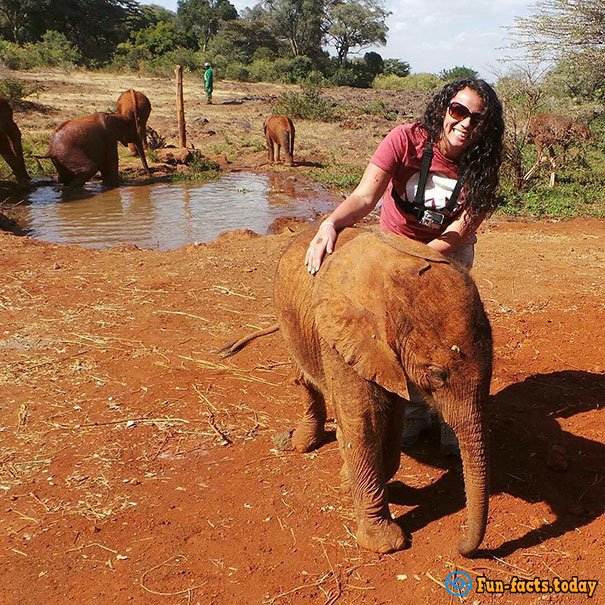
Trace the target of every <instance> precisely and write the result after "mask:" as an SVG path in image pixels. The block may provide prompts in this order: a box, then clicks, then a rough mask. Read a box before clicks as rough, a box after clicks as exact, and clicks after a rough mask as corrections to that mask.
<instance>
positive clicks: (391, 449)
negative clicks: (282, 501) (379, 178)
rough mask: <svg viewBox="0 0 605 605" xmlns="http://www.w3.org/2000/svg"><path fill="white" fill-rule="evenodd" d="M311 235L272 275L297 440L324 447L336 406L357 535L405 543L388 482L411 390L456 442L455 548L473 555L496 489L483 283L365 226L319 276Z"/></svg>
mask: <svg viewBox="0 0 605 605" xmlns="http://www.w3.org/2000/svg"><path fill="white" fill-rule="evenodd" d="M315 233H316V228H315V227H312V228H310V229H308V230H305V231H304V232H303V233H302V234H300V235H299V236H297V237H296V238H295V239H294V240H293V242H292V243H291V244H290V246H289V247H288V248H287V249H286V251H285V252H284V254H283V256H282V257H281V260H280V261H279V265H278V268H277V273H276V278H275V305H276V312H277V321H278V326H279V330H280V332H281V334H282V336H283V338H284V340H285V343H286V345H287V348H288V349H289V351H290V354H291V355H292V357H293V358H294V362H295V365H296V367H297V370H298V374H299V382H300V384H302V385H303V386H304V388H305V398H304V401H305V404H304V407H305V411H304V416H303V419H302V421H301V422H300V423H299V424H298V426H297V428H296V430H295V431H294V433H293V435H292V444H293V446H294V447H295V448H296V449H297V450H298V451H300V452H307V451H309V450H312V449H314V448H316V447H318V446H319V445H321V443H322V441H323V440H324V423H325V421H326V414H327V412H326V403H330V404H331V405H332V407H333V408H334V412H335V415H336V419H337V424H338V430H337V438H338V445H339V449H340V453H341V456H342V458H343V469H342V472H341V479H342V481H343V486H344V487H345V488H347V489H350V490H351V491H352V496H353V507H354V511H355V517H356V520H357V540H358V542H359V544H360V545H361V546H363V547H365V548H367V549H369V550H372V551H375V552H379V553H387V552H392V551H396V550H399V549H401V548H403V547H404V546H405V544H406V539H405V537H404V533H403V531H402V529H401V527H400V526H399V525H397V524H396V523H395V522H394V521H393V520H392V517H391V514H390V512H389V506H388V500H387V489H386V484H387V482H388V481H389V480H390V479H391V478H392V477H393V476H394V475H395V473H396V471H397V469H398V467H399V458H400V450H401V432H402V426H403V417H402V409H403V402H402V398H404V399H408V398H409V395H408V383H410V384H411V385H414V386H415V387H416V388H417V389H419V390H420V392H421V393H422V394H423V396H424V397H425V400H426V401H427V402H429V404H430V405H431V406H432V407H434V408H435V409H436V410H438V411H439V412H440V413H441V415H442V416H443V418H444V419H445V421H446V422H447V423H448V424H449V425H450V426H451V427H452V429H453V430H454V432H455V433H456V436H457V437H458V440H459V443H460V452H461V456H462V463H463V468H464V481H465V487H466V500H467V518H468V523H467V526H466V530H465V535H464V538H463V539H462V540H461V541H460V543H459V544H458V551H459V552H460V553H461V554H462V555H465V556H470V555H471V554H472V553H473V552H474V551H475V550H476V549H477V548H478V547H479V545H480V544H481V541H482V539H483V536H484V534H485V528H486V523H487V511H488V493H489V488H488V483H489V477H488V451H487V450H488V429H487V426H486V409H485V407H486V403H487V400H488V396H489V387H490V380H491V371H492V336H491V328H490V324H489V321H488V319H487V316H486V314H485V312H484V309H483V305H482V303H481V300H480V298H479V293H478V291H477V288H476V286H475V284H474V282H473V280H472V279H471V277H470V276H469V275H468V273H467V272H466V271H465V270H464V269H462V268H458V267H457V266H455V265H454V264H452V263H451V262H450V261H449V260H448V259H447V258H446V257H444V256H442V255H441V254H439V253H437V252H435V251H433V250H432V249H431V248H429V247H428V246H426V245H425V244H421V243H418V242H414V241H412V240H408V239H407V238H404V237H401V236H396V235H391V234H385V233H383V232H373V231H368V230H363V229H345V230H344V231H343V232H342V233H341V234H340V235H339V237H338V242H337V246H336V250H335V251H334V253H333V254H331V255H328V256H327V258H326V260H325V261H324V263H323V264H322V266H321V270H320V271H319V273H317V275H316V276H315V277H312V276H311V275H310V274H309V273H308V272H307V271H306V268H305V265H304V259H305V251H306V250H307V247H308V245H309V242H310V241H311V239H312V238H313V237H314V236H315ZM270 331H271V328H269V329H268V330H265V332H264V333H270ZM258 335H260V333H259V334H258Z"/></svg>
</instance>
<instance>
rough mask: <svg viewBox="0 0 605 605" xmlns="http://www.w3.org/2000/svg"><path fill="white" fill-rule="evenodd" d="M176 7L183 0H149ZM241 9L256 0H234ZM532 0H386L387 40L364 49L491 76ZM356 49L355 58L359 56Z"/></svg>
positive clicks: (433, 69) (420, 67) (426, 68)
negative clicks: (510, 30) (514, 26)
mask: <svg viewBox="0 0 605 605" xmlns="http://www.w3.org/2000/svg"><path fill="white" fill-rule="evenodd" d="M151 3H153V4H159V5H160V6H164V7H166V8H168V9H170V10H174V11H176V4H177V0H147V1H145V0H144V1H143V2H142V4H151ZM231 3H232V4H233V5H234V6H235V7H236V8H237V10H238V11H241V10H242V9H243V8H245V7H246V6H254V5H255V4H256V3H257V2H256V0H231ZM533 6H534V1H532V0H386V2H385V7H386V8H387V10H390V11H391V13H392V14H391V15H390V17H389V18H388V20H387V25H388V27H389V33H388V34H387V44H386V46H376V47H372V48H367V49H364V50H363V51H362V52H361V53H360V55H359V56H363V54H364V53H365V52H368V51H370V50H371V51H375V52H377V53H378V54H380V56H381V57H382V58H383V59H401V60H402V61H407V62H408V63H409V64H410V67H411V69H412V73H420V72H429V73H439V72H440V71H442V70H444V69H451V68H452V67H460V66H465V67H470V68H472V69H474V70H476V71H477V72H479V75H480V76H481V77H483V78H485V79H487V80H494V79H496V76H497V75H501V74H502V73H506V72H507V71H508V69H507V68H506V66H505V65H503V64H502V63H500V62H498V59H499V58H502V57H503V56H505V55H510V54H511V51H510V50H504V47H506V46H507V45H508V35H509V34H508V32H507V30H506V29H505V28H506V27H507V26H510V25H512V24H513V22H514V19H515V17H523V16H527V15H528V14H530V13H532V12H533V10H532V7H533ZM354 56H356V55H352V56H350V57H349V58H353V57H354Z"/></svg>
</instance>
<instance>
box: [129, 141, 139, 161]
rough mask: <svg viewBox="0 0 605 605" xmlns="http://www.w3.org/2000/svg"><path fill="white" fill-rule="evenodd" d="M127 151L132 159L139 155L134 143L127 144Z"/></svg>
mask: <svg viewBox="0 0 605 605" xmlns="http://www.w3.org/2000/svg"><path fill="white" fill-rule="evenodd" d="M128 151H130V155H131V156H132V157H133V158H136V157H137V156H138V155H139V152H138V151H137V148H136V146H135V144H134V143H128Z"/></svg>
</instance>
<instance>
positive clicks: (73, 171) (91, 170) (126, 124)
mask: <svg viewBox="0 0 605 605" xmlns="http://www.w3.org/2000/svg"><path fill="white" fill-rule="evenodd" d="M118 142H119V143H122V144H123V145H127V144H128V143H134V145H135V147H136V149H137V151H138V152H139V155H140V157H141V162H142V164H143V167H144V168H145V170H146V171H147V174H151V173H150V171H149V166H148V165H147V159H146V158H145V151H144V150H143V145H142V143H141V139H140V137H139V134H138V132H137V130H136V128H135V124H134V122H133V121H132V120H130V119H128V118H126V117H124V116H120V115H117V114H115V113H104V112H98V113H93V114H90V115H87V116H83V117H81V118H75V119H74V120H69V121H67V122H64V123H63V124H61V125H60V126H59V127H58V128H57V129H56V130H55V132H54V133H53V135H52V136H51V139H50V144H49V148H48V153H47V154H46V155H45V156H42V157H47V158H50V159H51V160H52V162H53V164H54V165H55V168H56V169H57V173H58V175H59V182H61V183H63V184H64V185H68V186H70V187H81V186H82V185H83V184H84V183H85V182H86V181H87V180H88V179H90V178H91V177H93V176H94V175H95V174H96V173H97V172H100V173H101V176H102V178H103V183H104V184H105V185H107V186H108V187H117V186H118V185H119V183H120V173H119V171H118V147H117V144H118Z"/></svg>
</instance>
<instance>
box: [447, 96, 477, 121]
mask: <svg viewBox="0 0 605 605" xmlns="http://www.w3.org/2000/svg"><path fill="white" fill-rule="evenodd" d="M447 111H448V113H449V114H450V116H452V118H454V120H458V121H459V122H462V121H463V120H466V118H468V117H470V119H471V124H472V125H473V126H477V124H480V123H481V121H482V120H483V118H484V115H483V114H482V113H480V112H472V111H471V110H470V109H469V108H468V107H465V106H464V105H462V103H456V101H452V102H451V103H450V104H449V105H448V106H447Z"/></svg>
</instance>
